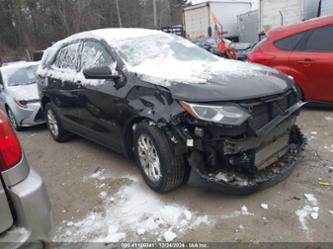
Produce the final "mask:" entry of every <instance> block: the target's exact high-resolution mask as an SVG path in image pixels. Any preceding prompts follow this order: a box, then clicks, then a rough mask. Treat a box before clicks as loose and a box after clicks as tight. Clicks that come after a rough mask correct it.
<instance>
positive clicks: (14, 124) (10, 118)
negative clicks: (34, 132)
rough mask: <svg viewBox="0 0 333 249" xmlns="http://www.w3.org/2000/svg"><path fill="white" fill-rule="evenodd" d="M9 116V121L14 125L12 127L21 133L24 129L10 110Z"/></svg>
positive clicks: (8, 111)
mask: <svg viewBox="0 0 333 249" xmlns="http://www.w3.org/2000/svg"><path fill="white" fill-rule="evenodd" d="M7 115H8V118H9V121H10V122H11V123H12V126H13V127H14V129H15V130H17V131H21V130H22V127H21V126H20V125H19V124H18V123H17V121H16V118H15V115H14V113H13V112H12V110H11V109H10V108H8V109H7Z"/></svg>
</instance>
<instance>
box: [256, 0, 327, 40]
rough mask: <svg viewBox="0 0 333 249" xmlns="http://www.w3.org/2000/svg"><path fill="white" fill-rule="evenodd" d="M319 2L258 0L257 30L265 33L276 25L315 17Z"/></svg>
mask: <svg viewBox="0 0 333 249" xmlns="http://www.w3.org/2000/svg"><path fill="white" fill-rule="evenodd" d="M319 2H320V0H260V2H259V30H260V32H261V33H266V32H268V31H270V30H271V29H273V28H276V27H280V26H284V25H289V24H294V23H297V22H301V21H304V20H308V19H311V18H314V17H317V16H318V12H319V8H320V4H319ZM327 2H330V3H332V2H333V1H332V0H328V1H327Z"/></svg>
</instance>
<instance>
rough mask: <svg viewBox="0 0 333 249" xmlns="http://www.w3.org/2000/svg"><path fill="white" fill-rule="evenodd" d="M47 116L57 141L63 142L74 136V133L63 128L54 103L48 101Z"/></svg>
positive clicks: (48, 124) (48, 125) (51, 131)
mask: <svg viewBox="0 0 333 249" xmlns="http://www.w3.org/2000/svg"><path fill="white" fill-rule="evenodd" d="M45 117H46V124H47V128H48V129H49V132H50V134H51V136H52V137H53V139H54V140H55V141H57V142H59V143H63V142H66V141H68V140H69V139H70V138H71V137H72V134H71V133H69V132H68V131H66V130H65V129H64V128H63V126H62V123H61V120H60V118H59V115H58V114H57V112H56V109H55V106H54V104H53V103H48V104H47V105H46V106H45Z"/></svg>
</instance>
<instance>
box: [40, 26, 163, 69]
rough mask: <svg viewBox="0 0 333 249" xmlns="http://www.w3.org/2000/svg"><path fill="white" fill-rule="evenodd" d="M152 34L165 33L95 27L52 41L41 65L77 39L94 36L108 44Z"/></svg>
mask: <svg viewBox="0 0 333 249" xmlns="http://www.w3.org/2000/svg"><path fill="white" fill-rule="evenodd" d="M152 34H165V33H164V32H161V31H157V30H152V29H140V28H107V29H96V30H91V31H85V32H81V33H77V34H74V35H71V36H69V37H67V38H65V39H63V40H60V41H58V42H56V43H54V44H53V45H52V46H51V47H49V48H48V49H47V50H46V51H45V52H44V56H43V58H42V63H41V64H42V65H45V64H49V62H51V61H52V60H53V58H54V56H55V54H56V53H57V51H58V50H59V49H60V48H61V47H63V46H64V45H66V44H68V43H71V42H73V41H75V40H79V39H89V38H94V39H97V40H105V41H106V42H107V43H108V44H110V45H112V44H115V43H116V42H117V41H121V40H125V39H130V38H135V37H140V36H148V35H152Z"/></svg>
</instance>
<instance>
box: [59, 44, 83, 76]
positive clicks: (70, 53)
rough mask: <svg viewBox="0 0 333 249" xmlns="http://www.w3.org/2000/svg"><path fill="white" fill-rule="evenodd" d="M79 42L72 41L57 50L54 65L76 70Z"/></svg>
mask: <svg viewBox="0 0 333 249" xmlns="http://www.w3.org/2000/svg"><path fill="white" fill-rule="evenodd" d="M79 47H80V43H79V42H78V43H73V44H70V45H68V46H66V47H63V48H61V49H60V50H59V52H58V54H57V57H56V60H55V62H54V64H53V65H54V66H55V67H57V68H69V69H73V70H76V67H77V62H78V52H79Z"/></svg>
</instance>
